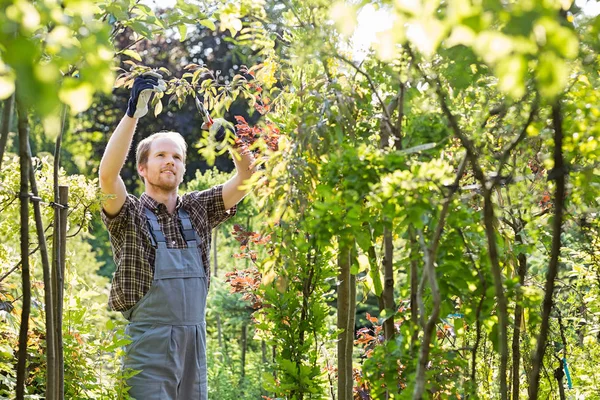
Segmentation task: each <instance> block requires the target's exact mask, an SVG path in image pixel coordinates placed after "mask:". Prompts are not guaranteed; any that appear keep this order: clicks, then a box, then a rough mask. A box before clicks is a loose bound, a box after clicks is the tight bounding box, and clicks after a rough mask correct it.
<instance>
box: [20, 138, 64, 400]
mask: <svg viewBox="0 0 600 400" xmlns="http://www.w3.org/2000/svg"><path fill="white" fill-rule="evenodd" d="M27 157H28V159H29V183H30V185H31V192H32V193H33V196H34V197H33V199H34V201H33V212H34V215H35V227H36V231H37V238H38V243H39V247H40V253H41V256H42V269H43V273H44V301H45V303H46V304H45V307H44V310H45V313H46V365H48V366H54V365H56V348H55V347H54V346H55V344H56V342H55V339H54V332H55V326H54V308H53V302H52V300H53V297H52V296H53V295H52V282H51V278H50V262H49V261H48V248H47V246H46V236H45V235H44V224H43V221H42V211H41V209H40V203H39V197H38V188H37V182H36V180H35V171H34V170H33V162H32V159H31V157H32V155H31V147H30V146H29V144H28V147H27ZM56 383H57V382H56V369H55V368H46V393H47V396H46V399H47V400H54V394H55V392H56Z"/></svg>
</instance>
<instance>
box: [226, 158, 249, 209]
mask: <svg viewBox="0 0 600 400" xmlns="http://www.w3.org/2000/svg"><path fill="white" fill-rule="evenodd" d="M238 150H239V153H238V152H237V151H236V150H230V152H231V156H232V158H233V163H234V164H235V170H236V171H235V172H236V173H235V175H234V176H233V178H231V179H230V180H228V181H227V182H225V184H224V185H223V203H224V204H225V209H226V210H229V209H230V208H231V207H233V206H235V205H236V204H237V203H239V202H240V201H241V200H242V199H243V198H244V197H245V196H246V195H247V194H248V188H247V187H244V186H243V183H244V181H245V180H246V179H250V177H251V176H252V174H253V173H254V172H255V171H256V167H255V166H254V165H253V164H254V161H255V160H254V156H253V155H252V153H251V152H250V151H248V150H247V149H244V148H239V149H238ZM234 153H238V154H234ZM238 157H239V158H238Z"/></svg>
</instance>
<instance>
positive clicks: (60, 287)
mask: <svg viewBox="0 0 600 400" xmlns="http://www.w3.org/2000/svg"><path fill="white" fill-rule="evenodd" d="M58 193H59V197H58V204H59V205H60V207H59V208H57V209H56V212H55V215H58V219H55V222H54V223H55V225H56V226H55V228H54V233H55V235H56V236H57V238H56V243H57V246H56V250H55V252H57V253H55V254H56V264H55V268H56V270H55V272H56V275H55V276H54V278H55V279H56V285H55V287H54V288H53V289H56V291H55V292H54V296H55V303H54V305H55V307H56V312H55V320H56V321H55V328H56V330H55V337H56V364H57V368H56V371H57V374H58V377H57V379H58V385H57V395H56V398H57V399H58V400H63V399H64V396H65V395H64V383H65V382H64V380H65V379H64V375H65V362H64V353H63V336H62V324H63V298H64V290H65V282H64V276H65V265H66V262H65V261H66V260H65V257H66V253H67V251H66V250H67V217H68V208H67V205H68V203H69V187H68V186H59V191H58ZM57 232H58V234H56V233H57Z"/></svg>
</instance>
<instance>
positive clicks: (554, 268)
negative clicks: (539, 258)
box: [529, 100, 567, 399]
mask: <svg viewBox="0 0 600 400" xmlns="http://www.w3.org/2000/svg"><path fill="white" fill-rule="evenodd" d="M552 123H553V127H554V168H553V169H552V171H550V173H549V179H554V180H555V181H556V191H555V194H554V220H553V228H552V229H553V233H552V249H551V250H550V262H549V264H548V272H547V273H546V285H545V291H546V293H545V295H544V302H543V303H542V324H541V326H540V334H539V336H538V340H537V348H536V351H535V354H534V356H533V362H532V371H531V379H530V386H529V398H530V399H537V395H538V390H539V384H540V370H541V368H542V363H543V361H544V353H545V351H546V340H547V339H548V330H549V327H550V311H551V310H552V302H553V295H554V281H555V280H556V276H557V274H558V261H559V257H560V247H561V239H560V235H561V233H562V220H563V207H564V202H565V175H566V173H567V170H566V169H565V165H564V160H563V153H562V142H563V130H562V112H561V109H560V102H559V101H558V100H557V101H556V103H555V104H554V106H552Z"/></svg>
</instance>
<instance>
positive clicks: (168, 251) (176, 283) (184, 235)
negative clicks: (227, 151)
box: [100, 72, 254, 400]
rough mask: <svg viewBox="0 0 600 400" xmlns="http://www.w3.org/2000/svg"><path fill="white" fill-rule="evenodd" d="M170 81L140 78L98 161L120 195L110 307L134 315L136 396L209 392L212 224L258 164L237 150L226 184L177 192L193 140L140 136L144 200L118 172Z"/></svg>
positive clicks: (111, 205)
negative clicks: (152, 105) (154, 97)
mask: <svg viewBox="0 0 600 400" xmlns="http://www.w3.org/2000/svg"><path fill="white" fill-rule="evenodd" d="M164 90H165V83H164V81H163V80H162V79H161V76H160V75H159V74H157V73H154V72H150V73H146V74H144V75H142V76H139V77H137V78H136V79H135V81H134V84H133V87H132V90H131V98H130V99H129V103H128V108H127V115H125V116H124V117H123V119H122V120H121V122H120V123H119V125H118V126H117V128H116V130H115V131H114V133H113V135H112V136H111V138H110V139H109V141H108V144H107V146H106V149H105V151H104V156H103V157H102V161H101V162H100V187H101V188H102V191H103V192H104V193H105V194H111V195H114V196H113V197H112V198H111V199H109V200H106V201H105V202H104V203H103V204H102V207H103V212H102V219H103V221H104V223H105V225H106V226H107V229H108V231H109V234H110V240H111V245H112V248H113V253H114V259H115V263H116V265H117V270H116V272H115V274H114V277H113V281H112V285H111V290H110V296H109V306H110V308H111V309H113V310H116V311H121V312H123V315H124V316H125V317H126V318H127V319H128V320H129V324H128V325H127V329H126V332H127V333H128V334H129V335H130V336H131V340H132V342H131V343H130V344H129V345H128V346H127V347H126V355H125V358H124V368H131V369H135V370H141V372H140V373H139V374H137V375H135V376H133V377H132V378H130V380H128V384H129V385H130V386H131V390H130V394H131V396H132V397H134V398H136V399H138V400H153V399H161V400H165V399H166V400H169V399H171V400H175V399H177V400H192V399H202V400H206V399H207V398H208V397H207V385H206V324H205V319H204V316H205V306H206V295H207V292H208V284H209V282H208V280H209V271H210V268H209V266H210V263H209V254H210V243H211V231H212V229H213V228H214V227H215V226H217V225H218V224H220V223H221V222H223V221H225V220H227V219H228V218H230V217H231V216H233V215H234V214H235V212H236V204H237V203H238V202H239V201H240V200H242V199H243V198H244V196H245V195H246V191H245V190H244V189H240V185H242V183H243V182H244V180H246V179H248V178H249V177H250V176H251V175H252V173H253V171H252V169H251V165H252V163H253V161H254V160H253V158H252V156H251V155H250V154H249V153H248V152H245V154H243V155H242V156H241V157H234V163H235V167H236V172H237V173H236V175H235V176H234V177H233V178H232V179H230V180H229V181H228V182H226V183H225V184H223V185H218V186H215V187H213V188H211V189H208V190H204V191H202V192H190V193H186V194H185V195H183V196H181V197H180V196H178V194H177V190H178V188H179V184H180V183H181V181H182V178H183V175H184V172H185V160H186V148H187V146H186V143H185V141H184V139H183V137H181V135H179V134H178V133H175V132H160V133H157V134H154V135H152V136H150V137H148V138H146V139H144V140H142V141H141V142H140V143H139V145H138V147H137V152H136V161H137V170H138V173H139V175H140V176H141V177H142V179H143V181H144V193H143V194H142V195H141V197H140V198H137V197H135V196H134V195H131V194H128V193H127V190H126V188H125V184H124V183H123V180H122V179H121V177H120V176H119V173H120V171H121V168H122V167H123V164H124V163H125V160H126V158H127V153H128V151H129V147H130V146H131V141H132V138H133V134H134V132H135V128H136V125H137V121H138V119H139V118H141V117H143V116H144V115H145V114H146V113H147V112H148V101H149V100H150V97H151V96H152V94H153V93H156V92H159V91H164Z"/></svg>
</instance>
